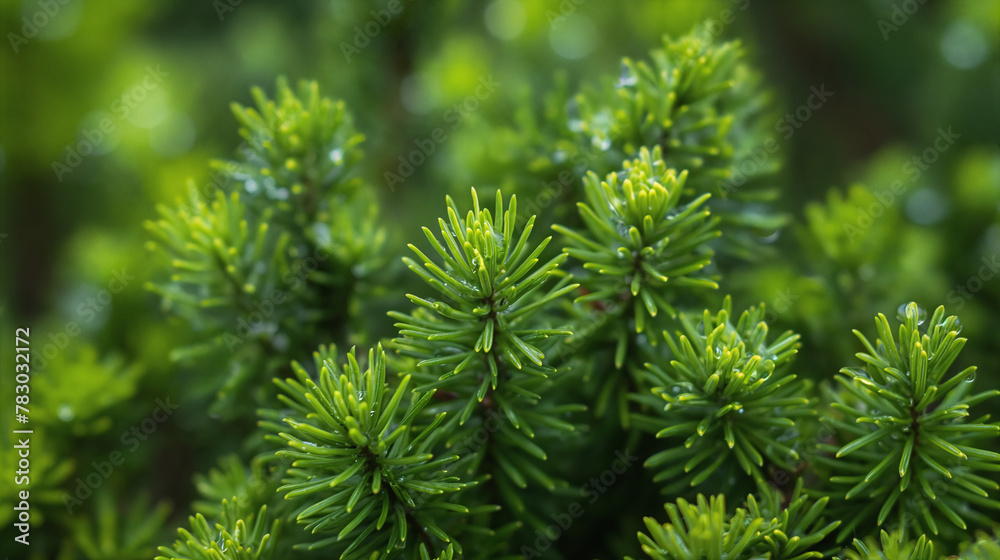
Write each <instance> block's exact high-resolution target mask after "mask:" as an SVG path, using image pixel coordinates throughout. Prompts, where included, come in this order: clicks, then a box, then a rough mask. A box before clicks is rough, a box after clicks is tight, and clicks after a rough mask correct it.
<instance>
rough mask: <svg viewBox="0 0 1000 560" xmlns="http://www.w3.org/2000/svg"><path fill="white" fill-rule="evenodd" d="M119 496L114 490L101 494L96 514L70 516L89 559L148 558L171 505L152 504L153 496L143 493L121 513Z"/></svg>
mask: <svg viewBox="0 0 1000 560" xmlns="http://www.w3.org/2000/svg"><path fill="white" fill-rule="evenodd" d="M116 498H117V496H115V495H113V494H111V493H104V494H99V495H98V496H96V497H95V500H96V503H95V504H93V506H94V508H93V509H94V511H93V514H92V515H88V516H87V517H85V518H81V517H67V523H68V524H69V525H70V528H71V530H72V532H73V539H74V544H75V545H76V547H77V548H78V549H79V553H80V554H81V555H82V556H83V557H84V558H87V559H88V560H103V559H105V558H119V559H121V560H148V559H149V557H150V556H151V555H152V554H153V552H154V550H155V544H156V537H157V533H158V531H159V529H160V527H161V526H163V524H164V522H166V520H167V518H168V517H169V515H170V506H169V505H168V504H167V503H166V502H160V503H158V504H156V505H155V506H152V505H151V503H150V502H151V500H150V499H149V496H148V495H146V494H140V495H139V496H138V498H137V499H136V501H135V502H133V503H132V505H131V507H130V508H129V509H128V510H127V511H125V512H119V511H118V510H117V506H116V504H115V499H116ZM98 520H99V521H98Z"/></svg>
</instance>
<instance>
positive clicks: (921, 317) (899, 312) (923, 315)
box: [896, 301, 927, 325]
mask: <svg viewBox="0 0 1000 560" xmlns="http://www.w3.org/2000/svg"><path fill="white" fill-rule="evenodd" d="M910 303H913V302H912V301H911V302H910ZM910 303H903V304H901V305H900V306H899V307H897V308H896V318H897V319H899V320H900V321H901V322H905V321H906V308H907V306H909V305H910ZM925 320H927V310H925V309H924V308H923V307H921V306H919V305H917V324H918V325H923V324H924V321H925Z"/></svg>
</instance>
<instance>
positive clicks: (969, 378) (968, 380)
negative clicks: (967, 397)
mask: <svg viewBox="0 0 1000 560" xmlns="http://www.w3.org/2000/svg"><path fill="white" fill-rule="evenodd" d="M975 380H976V372H975V371H973V372H972V375H970V376H968V377H966V378H965V382H966V383H972V382H973V381H975Z"/></svg>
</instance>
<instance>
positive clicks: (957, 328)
mask: <svg viewBox="0 0 1000 560" xmlns="http://www.w3.org/2000/svg"><path fill="white" fill-rule="evenodd" d="M951 330H953V331H955V334H958V333H960V332H962V320H961V319H959V318H958V317H955V324H954V325H953V326H952V327H951Z"/></svg>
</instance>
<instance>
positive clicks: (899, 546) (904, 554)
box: [842, 531, 939, 560]
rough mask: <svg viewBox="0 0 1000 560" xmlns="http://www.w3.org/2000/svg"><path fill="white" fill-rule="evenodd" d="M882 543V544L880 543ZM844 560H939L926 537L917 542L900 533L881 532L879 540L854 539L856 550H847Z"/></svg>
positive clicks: (921, 537) (921, 536)
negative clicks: (904, 537)
mask: <svg viewBox="0 0 1000 560" xmlns="http://www.w3.org/2000/svg"><path fill="white" fill-rule="evenodd" d="M880 541H881V542H880ZM842 558H843V560H938V558H939V556H938V555H936V554H935V553H934V543H932V542H931V541H930V540H928V539H927V537H926V536H925V535H920V538H918V539H916V540H915V541H907V540H904V539H903V537H902V535H901V534H900V533H893V534H891V535H890V534H889V533H886V532H885V531H882V532H881V536H880V538H879V540H876V539H875V537H868V538H867V539H865V540H864V541H861V540H859V539H854V550H847V551H846V552H845V554H844V555H843V556H842Z"/></svg>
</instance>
